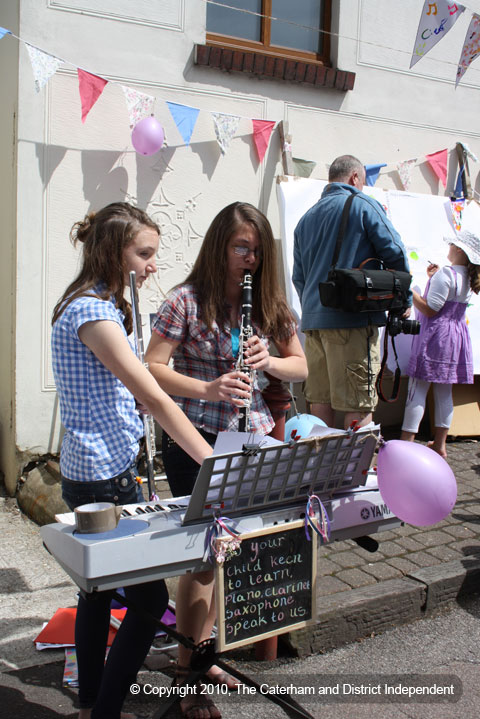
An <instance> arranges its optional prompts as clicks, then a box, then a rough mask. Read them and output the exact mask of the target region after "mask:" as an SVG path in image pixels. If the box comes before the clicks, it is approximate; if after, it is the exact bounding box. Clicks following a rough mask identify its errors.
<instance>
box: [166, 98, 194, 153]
mask: <svg viewBox="0 0 480 719" xmlns="http://www.w3.org/2000/svg"><path fill="white" fill-rule="evenodd" d="M167 105H168V109H169V110H170V112H171V115H172V117H173V119H174V120H175V124H176V126H177V127H178V129H179V132H180V134H181V136H182V137H183V140H184V142H185V144H186V145H189V144H190V138H191V137H192V132H193V128H194V127H195V123H196V121H197V117H198V113H199V112H200V110H197V109H196V108H195V107H188V105H179V104H178V103H177V102H167Z"/></svg>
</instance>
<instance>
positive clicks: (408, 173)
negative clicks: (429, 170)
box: [397, 158, 417, 190]
mask: <svg viewBox="0 0 480 719" xmlns="http://www.w3.org/2000/svg"><path fill="white" fill-rule="evenodd" d="M416 162H417V158H414V159H413V160H404V162H399V163H398V165H397V170H398V174H399V175H400V180H401V181H402V185H403V189H404V190H408V188H409V187H410V180H411V178H412V170H413V168H414V167H415V164H416Z"/></svg>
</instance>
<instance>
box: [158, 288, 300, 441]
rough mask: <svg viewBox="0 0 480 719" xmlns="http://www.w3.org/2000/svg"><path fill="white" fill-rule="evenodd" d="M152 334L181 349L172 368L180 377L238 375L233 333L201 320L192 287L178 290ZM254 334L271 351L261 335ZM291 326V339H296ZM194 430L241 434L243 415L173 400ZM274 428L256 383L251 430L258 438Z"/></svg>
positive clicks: (217, 405) (220, 406)
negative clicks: (234, 372) (239, 419)
mask: <svg viewBox="0 0 480 719" xmlns="http://www.w3.org/2000/svg"><path fill="white" fill-rule="evenodd" d="M153 330H154V331H155V332H156V333H157V334H158V335H159V337H162V338H165V339H167V340H170V341H173V342H179V343H180V344H179V345H178V347H177V348H176V349H175V352H174V353H173V357H172V359H173V367H174V369H175V370H176V371H177V372H179V373H180V374H184V375H187V376H188V377H195V378H196V379H200V380H203V381H205V382H210V381H212V380H215V379H217V377H219V376H220V375H222V374H225V373H226V372H232V371H233V370H234V369H235V363H236V358H235V356H234V351H233V349H232V334H231V329H230V327H229V326H228V325H227V326H225V327H221V326H219V325H218V324H217V323H216V322H214V323H213V331H209V330H208V328H207V326H206V324H205V322H204V321H203V320H202V317H201V310H200V307H199V304H198V298H197V293H196V291H195V289H194V287H193V286H192V285H181V286H180V287H177V288H176V289H174V290H173V291H172V292H171V293H170V294H169V296H168V297H167V299H165V300H164V301H163V303H162V305H161V306H160V309H159V310H158V314H157V316H156V317H155V320H154V323H153ZM254 332H255V334H257V335H258V336H259V337H261V338H262V339H263V341H264V342H265V344H266V345H267V346H268V340H267V339H266V338H265V337H264V336H263V335H262V333H261V331H260V329H259V328H258V327H255V325H254ZM294 332H295V327H294V326H292V328H291V333H290V334H292V335H293V334H294ZM173 399H174V400H175V402H177V404H178V405H179V406H180V407H181V408H182V410H183V411H184V412H185V414H186V415H187V417H188V418H189V419H190V421H191V422H192V424H194V425H195V426H196V427H198V428H200V429H204V430H205V431H206V432H211V433H212V434H217V433H218V432H222V431H236V430H237V429H238V409H237V408H236V407H235V406H234V405H232V404H230V403H229V402H207V401H206V400H201V399H190V398H186V397H177V396H174V397H173ZM273 426H274V421H273V419H272V416H271V414H270V411H269V409H268V407H267V405H266V403H265V400H264V399H263V397H262V394H261V392H260V389H259V387H258V384H257V382H256V381H255V384H254V388H253V393H252V404H251V408H250V427H251V429H252V431H254V432H258V433H259V434H268V433H269V432H270V431H271V430H272V429H273Z"/></svg>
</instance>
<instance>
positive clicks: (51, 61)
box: [25, 42, 63, 92]
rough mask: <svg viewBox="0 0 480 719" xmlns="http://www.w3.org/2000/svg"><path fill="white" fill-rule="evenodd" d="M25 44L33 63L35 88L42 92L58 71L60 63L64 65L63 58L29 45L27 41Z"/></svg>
mask: <svg viewBox="0 0 480 719" xmlns="http://www.w3.org/2000/svg"><path fill="white" fill-rule="evenodd" d="M25 45H26V47H27V50H28V55H29V57H30V62H31V63H32V69H33V77H34V80H35V90H36V91H37V92H40V90H41V89H42V87H44V85H46V84H47V82H48V81H49V80H50V78H51V77H52V75H54V74H55V73H56V72H57V70H58V68H59V67H60V65H63V60H59V59H58V57H55V56H54V55H48V53H46V52H43V51H42V50H38V48H36V47H33V45H29V44H28V43H27V42H26V43H25Z"/></svg>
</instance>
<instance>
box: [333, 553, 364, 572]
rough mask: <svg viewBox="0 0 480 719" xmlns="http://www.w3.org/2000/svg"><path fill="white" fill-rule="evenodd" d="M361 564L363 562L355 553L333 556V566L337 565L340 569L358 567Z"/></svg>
mask: <svg viewBox="0 0 480 719" xmlns="http://www.w3.org/2000/svg"><path fill="white" fill-rule="evenodd" d="M362 563H363V560H362V559H361V557H359V556H358V555H357V554H356V552H337V553H336V554H335V564H337V565H339V567H341V568H342V569H348V568H352V567H358V566H359V565H360V564H362Z"/></svg>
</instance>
